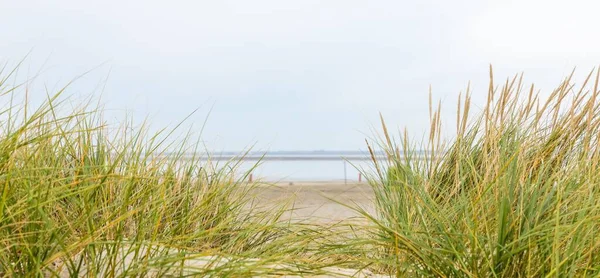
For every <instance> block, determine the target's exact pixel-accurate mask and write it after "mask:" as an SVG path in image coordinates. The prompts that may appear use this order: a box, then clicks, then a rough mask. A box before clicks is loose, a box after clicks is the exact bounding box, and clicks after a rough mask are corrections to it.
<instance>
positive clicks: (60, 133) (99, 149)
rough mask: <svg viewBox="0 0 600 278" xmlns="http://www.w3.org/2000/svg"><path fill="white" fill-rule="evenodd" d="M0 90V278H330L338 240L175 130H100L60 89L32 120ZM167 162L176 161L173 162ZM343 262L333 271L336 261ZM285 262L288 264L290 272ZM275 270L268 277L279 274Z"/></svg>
mask: <svg viewBox="0 0 600 278" xmlns="http://www.w3.org/2000/svg"><path fill="white" fill-rule="evenodd" d="M11 74H14V71H13V72H10V73H7V74H5V75H4V76H3V78H2V79H0V80H1V81H0V98H3V100H8V102H9V104H8V107H5V108H3V109H2V111H0V118H1V119H2V121H1V123H0V276H100V277H105V276H109V277H112V276H164V275H175V276H179V275H205V276H215V277H222V276H249V275H271V274H272V275H281V274H298V273H300V274H311V273H312V274H318V273H327V271H326V270H324V269H325V268H324V267H326V266H333V265H336V263H335V261H336V260H334V259H333V257H332V256H330V255H329V253H328V252H329V250H330V249H328V248H323V247H324V246H326V245H328V244H329V243H327V240H328V239H329V238H330V236H331V237H335V233H336V229H335V228H334V229H332V227H319V226H312V225H308V224H301V223H291V222H289V221H285V220H282V219H280V217H281V215H282V214H283V213H284V212H285V210H286V207H285V206H284V205H273V204H271V205H269V206H267V205H261V206H259V205H257V204H256V203H255V202H254V198H253V194H256V190H255V189H257V185H256V184H248V183H247V182H246V181H245V176H242V177H241V178H239V177H237V178H236V175H234V172H235V171H236V170H237V166H238V165H239V163H240V161H230V162H228V163H226V164H225V165H221V166H220V167H218V168H217V167H213V164H211V162H210V161H202V160H201V159H200V157H194V158H192V159H189V158H187V159H185V160H177V159H167V158H164V157H165V156H162V155H161V154H163V153H165V152H167V151H168V152H170V155H171V156H173V154H174V153H175V156H176V155H177V154H181V155H183V154H184V153H186V152H194V153H197V148H198V145H199V144H198V143H194V142H193V141H191V140H190V137H189V136H187V137H185V138H183V140H180V142H171V141H169V140H171V139H172V138H171V137H172V136H173V135H172V134H173V130H163V131H162V132H161V133H159V134H156V135H151V134H147V132H146V128H145V127H144V126H142V127H141V128H133V127H132V126H128V125H127V124H125V125H123V126H121V127H115V126H108V125H107V124H106V123H105V122H104V120H103V119H102V112H103V111H102V110H99V109H97V108H90V106H88V105H83V106H81V107H75V108H70V109H65V106H66V105H65V99H64V98H62V97H61V94H62V93H63V92H62V90H61V91H60V92H58V93H57V94H55V95H53V96H49V97H48V99H47V100H46V101H45V102H44V103H43V104H41V105H40V106H39V107H37V108H36V109H35V110H31V107H27V105H28V102H27V101H25V102H24V103H14V99H15V98H17V97H20V96H21V95H19V94H21V93H23V94H24V93H25V90H24V89H23V88H21V87H19V86H16V87H13V86H9V84H8V83H7V80H8V78H9V77H10V76H11ZM173 152H174V153H173ZM337 261H338V262H339V261H340V260H339V259H337ZM292 262H293V264H291V263H292ZM275 266H276V267H275Z"/></svg>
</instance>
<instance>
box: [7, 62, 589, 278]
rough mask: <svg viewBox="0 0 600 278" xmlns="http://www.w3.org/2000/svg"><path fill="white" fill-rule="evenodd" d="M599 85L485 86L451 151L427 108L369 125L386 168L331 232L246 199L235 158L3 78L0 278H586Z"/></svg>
mask: <svg viewBox="0 0 600 278" xmlns="http://www.w3.org/2000/svg"><path fill="white" fill-rule="evenodd" d="M13 73H14V72H13ZM11 74H12V73H8V76H10V75H11ZM490 76H491V77H492V74H491V72H490ZM599 76H600V75H599V74H598V73H595V74H594V73H593V72H592V73H590V75H589V76H588V78H587V79H586V80H585V83H584V84H582V85H579V86H577V87H575V86H574V85H573V84H572V76H570V77H568V78H566V79H565V80H564V81H563V82H562V83H561V84H560V85H559V86H558V87H557V89H556V90H554V91H553V92H552V93H551V94H550V95H549V96H548V97H542V96H541V95H540V94H538V93H537V92H536V89H535V87H533V86H531V87H525V86H524V85H523V83H522V76H517V77H515V78H513V79H509V80H507V81H506V82H505V83H502V84H501V85H500V86H497V85H496V84H494V81H493V78H490V84H489V91H488V101H487V104H486V106H485V107H484V108H483V109H482V111H478V112H477V113H475V114H474V113H473V112H472V108H471V97H470V92H467V93H466V94H465V96H464V97H463V98H461V97H459V106H458V109H457V110H458V111H457V112H458V113H457V120H456V122H457V124H456V134H457V135H456V137H455V138H454V139H453V140H450V141H446V140H444V138H443V137H442V135H441V133H440V130H441V119H440V115H441V113H440V107H439V106H438V107H437V108H436V109H433V107H432V105H430V111H431V133H430V136H429V138H428V141H426V142H424V143H414V142H412V141H411V140H409V136H408V134H407V133H406V132H405V133H403V134H400V136H399V137H397V138H395V137H393V136H391V135H390V133H389V131H388V129H387V127H386V125H385V123H384V122H383V119H382V127H383V134H382V136H381V137H380V139H379V140H378V141H376V142H375V144H374V145H373V144H370V145H369V146H368V147H369V149H370V150H371V151H372V154H374V152H375V150H376V149H377V150H378V149H381V150H383V151H384V152H385V153H386V154H387V157H388V159H387V160H385V161H378V160H375V159H374V160H373V169H374V170H373V171H371V172H365V173H363V174H364V175H365V177H367V178H368V182H369V184H370V185H371V186H372V188H373V191H374V205H375V207H376V210H375V211H376V212H375V214H369V213H367V212H366V210H363V209H361V208H355V209H356V210H357V211H359V212H360V213H362V214H363V216H364V217H365V218H366V219H367V221H366V224H360V223H357V222H353V223H350V222H348V223H337V224H332V225H324V224H322V223H321V224H318V225H317V224H314V225H313V224H310V223H302V222H296V221H289V219H285V218H284V217H282V216H283V215H286V210H287V209H288V208H287V207H286V205H285V204H279V205H277V204H269V205H264V204H260V205H259V204H257V202H256V201H255V199H254V195H255V194H257V192H259V191H260V188H259V187H260V186H259V185H258V184H255V183H248V182H247V179H246V175H244V174H242V175H241V176H240V175H239V171H238V167H239V164H240V160H234V161H229V162H227V163H225V164H224V165H219V166H218V167H217V166H216V165H215V164H213V163H211V161H210V159H208V160H206V159H203V158H201V157H191V158H190V157H186V158H185V159H183V158H182V157H183V155H184V154H186V153H201V152H202V149H201V147H200V146H201V145H200V144H198V141H194V140H192V139H191V138H192V137H191V136H189V135H188V136H185V137H183V138H181V139H177V138H175V137H174V134H176V133H175V132H174V130H176V129H177V128H179V127H175V129H173V130H166V129H165V130H163V131H161V132H159V133H158V134H148V132H147V130H148V129H147V127H146V126H141V127H137V128H133V127H132V126H131V125H130V124H127V122H125V124H123V125H122V126H111V125H108V124H107V123H106V122H105V121H104V119H103V117H102V114H103V111H102V110H101V109H99V108H94V107H92V106H90V105H85V104H84V105H82V106H80V107H75V108H73V107H69V106H68V105H67V104H68V103H67V102H65V100H66V99H67V98H64V97H62V94H63V92H62V91H60V92H58V93H57V94H55V95H52V96H49V97H48V99H47V100H46V101H45V102H44V103H43V104H41V105H40V106H38V107H36V108H35V109H31V107H28V102H27V101H25V102H24V103H19V102H16V101H13V100H14V99H15V96H17V95H18V94H19V93H21V92H22V88H19V87H11V86H9V85H8V83H7V80H8V78H7V77H6V76H5V77H4V78H0V98H1V99H3V100H5V101H6V102H7V103H8V105H7V106H6V107H4V108H3V109H2V110H1V111H0V120H1V122H0V276H28V277H30V276H60V277H67V276H87V277H97V276H102V277H117V276H118V277H125V276H127V277H129V276H138V277H147V276H150V277H160V276H187V275H196V276H212V277H227V276H233V277H246V276H280V275H297V276H310V275H317V274H322V275H334V274H336V271H337V270H339V269H336V268H337V267H347V268H353V269H354V270H355V272H350V273H348V272H344V273H345V274H346V275H353V274H361V275H362V274H364V272H361V271H362V269H365V268H368V269H369V270H371V271H372V272H374V273H382V274H387V275H392V276H398V277H586V276H589V277H597V276H599V275H600V253H599V252H600V249H599V248H600V233H598V232H597V231H598V230H600V199H599V198H600V189H599V185H600V176H599V175H600V149H599V146H600V139H599V134H600V113H599V112H600V104H599V100H598V98H599V94H600V91H599V88H598V83H599V81H600V78H599ZM420 150H427V151H426V152H425V159H423V157H422V155H420V154H421V153H420V152H419V151H420ZM167 153H168V155H167ZM241 155H242V156H243V154H241ZM180 156H181V157H180ZM178 157H180V158H181V159H178ZM373 158H375V156H374V155H373ZM346 205H347V206H349V207H354V205H353V204H346ZM342 275H343V274H342Z"/></svg>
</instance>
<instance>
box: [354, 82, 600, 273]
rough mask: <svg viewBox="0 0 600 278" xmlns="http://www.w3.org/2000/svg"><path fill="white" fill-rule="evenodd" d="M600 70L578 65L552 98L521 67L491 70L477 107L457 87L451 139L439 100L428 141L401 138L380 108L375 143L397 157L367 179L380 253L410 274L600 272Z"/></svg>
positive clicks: (388, 264)
mask: <svg viewBox="0 0 600 278" xmlns="http://www.w3.org/2000/svg"><path fill="white" fill-rule="evenodd" d="M599 73H600V72H596V73H594V72H592V73H590V75H589V76H588V77H587V79H586V80H585V83H584V84H582V85H579V86H577V87H575V85H574V84H572V81H571V80H572V75H571V76H570V77H568V78H566V79H565V80H564V81H563V82H562V83H561V84H560V85H559V86H558V87H557V88H556V89H555V90H554V91H553V92H552V93H551V94H550V95H549V96H548V97H547V98H542V97H541V96H540V95H539V94H538V93H537V92H536V89H535V87H534V86H533V85H532V86H531V87H525V86H524V85H523V84H522V76H516V77H515V78H513V79H509V80H506V82H505V83H502V84H500V86H498V85H496V84H494V81H493V78H491V80H490V84H489V92H488V100H487V105H486V106H485V107H484V108H483V111H482V112H481V113H480V114H476V115H474V116H471V115H470V114H473V113H472V111H471V110H472V109H471V104H470V99H471V98H470V93H469V92H467V94H466V95H465V96H464V98H463V99H462V100H461V99H460V97H459V106H458V113H457V125H456V133H457V136H456V138H455V139H454V140H452V141H449V142H447V141H444V140H442V139H443V138H441V135H440V132H439V131H440V127H441V124H440V122H441V121H440V109H439V106H438V108H437V109H435V110H434V109H431V108H430V110H431V111H432V112H431V119H432V120H431V134H430V136H429V139H428V141H427V142H425V143H423V144H414V143H412V142H411V141H410V140H409V138H408V135H406V133H404V134H401V135H400V137H399V138H400V139H399V140H398V141H396V139H394V138H392V136H391V135H390V134H389V132H388V129H387V127H386V126H385V123H384V122H383V119H382V125H383V134H382V135H381V137H380V138H381V139H380V140H379V141H378V142H377V144H376V145H373V146H369V148H370V149H371V150H373V149H374V148H379V147H380V148H382V149H383V150H384V151H385V152H386V153H387V156H388V158H389V159H388V160H387V161H385V162H377V161H375V160H374V166H375V169H376V170H375V171H374V173H371V175H370V178H369V182H370V183H371V185H372V186H373V188H374V191H375V202H376V206H377V214H376V215H368V214H366V213H364V212H363V213H364V214H365V215H366V216H367V217H369V219H370V222H371V224H372V225H371V228H369V231H370V233H369V235H370V236H368V237H366V238H365V239H366V240H365V241H364V242H367V243H368V244H370V245H372V246H374V247H373V248H374V250H376V251H373V252H372V253H371V254H372V257H371V260H373V262H375V264H376V265H377V267H378V268H379V269H380V270H381V271H385V272H388V273H391V274H394V275H397V276H401V277H404V276H406V277H597V276H598V275H600V233H599V232H598V231H600V148H599V147H600V140H599V135H600V105H599V99H598V98H599V93H600V92H599V88H598V82H599V77H600V75H599ZM490 75H492V74H491V70H490ZM418 149H426V150H428V151H427V153H426V156H427V159H421V158H420V157H418V156H416V151H417V150H418Z"/></svg>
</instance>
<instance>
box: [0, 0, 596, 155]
mask: <svg viewBox="0 0 600 278" xmlns="http://www.w3.org/2000/svg"><path fill="white" fill-rule="evenodd" d="M596 2H597V1H592V0H590V1H581V0H574V1H569V2H567V1H552V0H550V1H549V0H529V1H527V0H525V1H465V0H458V1H443V0H439V1H376V0H369V1H352V0H343V1H342V0H339V1H337V0H329V1H324V0H318V1H316V0H302V1H281V0H255V1H226V0H219V1H148V0H144V1H141V0H139V1H123V0H119V1H112V0H105V1H80V0H77V1H74V0H73V1H61V0H57V1H46V0H40V1H28V0H20V1H9V0H0V3H1V4H0V34H1V37H0V38H1V39H0V61H1V62H2V63H8V64H9V65H12V64H15V63H16V62H18V61H19V60H21V59H22V58H23V57H24V56H25V55H26V54H27V53H29V52H30V55H29V57H28V58H27V59H26V61H25V66H24V67H23V68H22V69H21V71H20V72H19V75H20V76H21V77H27V76H32V75H34V73H36V72H37V71H38V70H43V74H42V75H40V76H39V77H38V78H37V79H36V81H35V82H34V84H33V85H32V91H33V96H34V97H36V98H38V100H39V99H41V98H42V97H43V96H44V90H43V88H44V87H43V86H47V87H48V88H49V89H50V90H56V89H58V88H60V87H61V86H63V85H64V84H66V83H67V82H68V81H70V80H71V79H73V78H74V77H76V76H78V75H79V74H81V73H83V72H85V71H87V70H89V69H92V68H95V67H97V66H99V65H100V67H98V68H96V69H95V70H94V71H92V72H91V73H90V74H88V75H86V76H84V77H83V78H81V79H79V80H78V81H77V82H76V83H75V84H73V86H72V87H71V88H70V90H69V91H68V94H70V95H73V96H75V97H77V96H89V95H90V94H95V95H98V96H99V95H100V91H102V89H103V93H102V101H103V103H105V106H106V107H107V108H108V109H109V110H110V111H111V112H110V113H108V114H107V115H109V116H108V117H109V119H108V120H109V121H111V122H113V123H114V122H118V119H119V117H122V116H123V115H125V114H126V113H127V114H128V115H131V116H133V117H135V118H136V120H138V121H139V120H141V119H144V118H145V117H148V119H150V120H151V123H152V126H153V127H154V128H159V127H163V126H169V125H171V126H172V125H173V124H175V123H177V122H178V121H179V120H182V119H183V118H184V117H185V116H187V115H188V114H189V113H191V112H192V111H194V110H195V109H197V108H200V109H199V110H198V112H197V113H196V114H194V115H193V116H192V117H191V119H190V120H189V122H188V123H194V125H195V127H196V129H197V130H199V129H200V127H201V126H202V123H203V122H204V119H205V118H206V117H207V114H208V112H209V110H210V108H211V107H212V108H213V109H212V112H211V113H210V116H209V118H208V124H207V126H206V128H205V131H204V135H203V138H204V139H205V140H206V144H207V146H208V147H209V148H211V149H217V150H240V149H243V148H245V147H247V146H249V145H252V144H255V143H256V146H257V149H260V150H267V149H270V150H298V149H299V150H316V149H326V150H355V149H357V148H363V147H364V138H365V134H367V135H369V134H371V130H370V129H371V127H372V126H374V125H377V118H378V113H379V112H381V113H382V114H383V115H384V117H385V118H386V119H387V120H388V122H389V124H390V125H392V126H394V127H397V128H404V127H407V128H408V129H409V131H413V133H414V134H415V135H421V134H422V133H423V132H425V131H426V128H427V126H428V112H427V101H428V97H427V94H428V90H429V86H430V85H431V86H432V89H433V96H434V98H435V99H439V100H442V103H443V107H445V110H446V113H445V114H444V115H446V116H447V118H446V119H447V122H448V123H449V124H452V120H453V117H451V116H452V115H453V113H454V109H455V103H456V102H455V100H456V98H457V96H458V93H459V92H460V91H463V90H464V89H465V87H466V85H467V83H468V82H469V81H471V83H472V85H473V87H474V88H475V90H476V91H475V92H474V100H475V102H476V103H478V104H481V103H482V102H483V99H484V97H485V95H486V94H487V92H486V87H487V82H488V79H487V76H488V65H489V64H493V65H494V68H495V71H496V76H497V77H498V78H500V79H504V78H506V77H508V76H510V75H513V74H516V73H520V72H525V76H526V80H527V81H530V82H536V84H538V85H540V86H541V87H542V88H545V89H549V88H551V87H552V86H553V85H556V84H557V83H558V82H559V81H560V79H561V78H562V77H563V76H564V75H566V74H567V73H569V72H570V71H571V70H572V69H573V67H575V66H577V67H578V69H579V71H578V73H579V74H578V76H583V75H585V74H587V72H588V71H589V70H591V69H592V67H593V66H596V65H598V64H600V36H599V35H598V34H600V32H599V30H598V26H600V22H599V20H598V19H599V18H600V16H599V14H598V13H599V12H598V11H600V4H597V3H596ZM105 80H106V83H104V82H105ZM450 127H452V125H450Z"/></svg>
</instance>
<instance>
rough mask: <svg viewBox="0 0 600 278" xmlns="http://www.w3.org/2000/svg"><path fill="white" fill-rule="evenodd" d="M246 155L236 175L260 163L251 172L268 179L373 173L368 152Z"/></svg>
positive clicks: (352, 176) (214, 155) (316, 178)
mask: <svg viewBox="0 0 600 278" xmlns="http://www.w3.org/2000/svg"><path fill="white" fill-rule="evenodd" d="M240 154H241V152H218V153H210V154H205V155H204V156H207V155H208V156H210V157H212V158H213V159H217V158H219V159H221V160H229V159H232V158H235V157H239V156H240ZM375 156H376V157H379V158H384V157H385V154H384V153H381V152H376V153H375ZM244 157H245V159H244V161H243V162H242V163H241V166H240V167H239V169H238V171H237V174H238V175H241V174H243V173H244V172H245V171H248V170H249V169H251V168H252V167H254V166H255V165H256V164H257V163H258V166H257V167H256V169H254V170H253V171H252V174H253V178H254V179H257V178H259V179H262V180H266V181H343V180H346V179H347V180H348V181H356V180H358V178H359V169H362V170H363V171H366V172H370V173H373V172H374V171H373V168H374V167H373V162H372V161H371V159H370V154H369V153H368V152H367V151H272V152H249V153H246V154H245V156H244ZM219 163H221V164H222V163H224V161H219ZM363 180H364V178H363Z"/></svg>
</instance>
